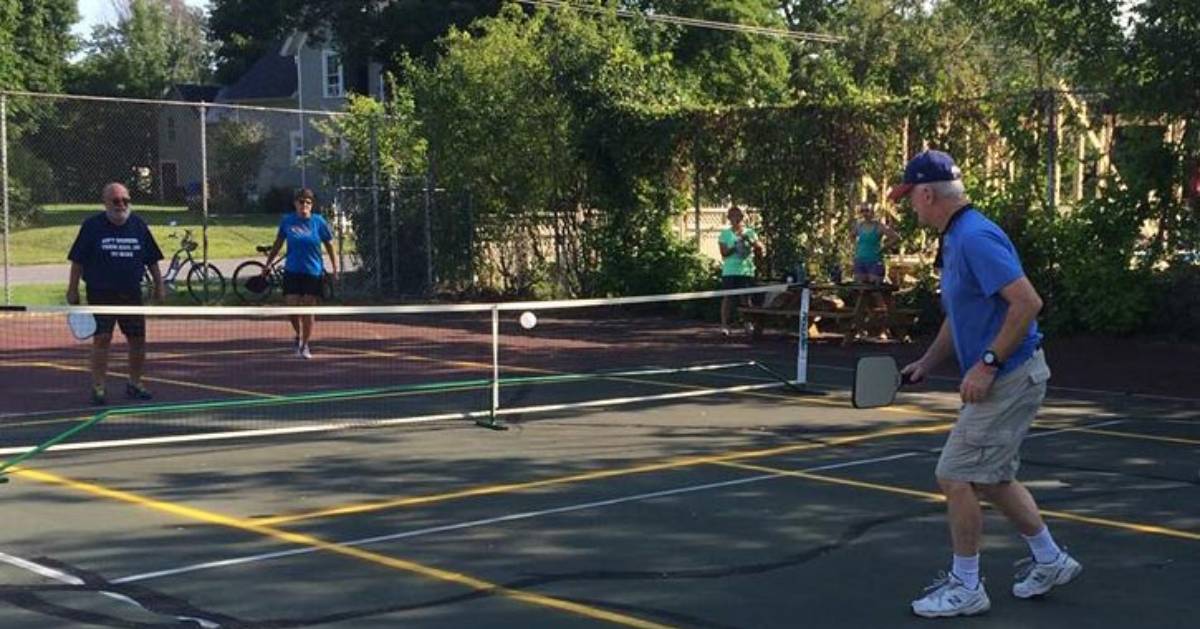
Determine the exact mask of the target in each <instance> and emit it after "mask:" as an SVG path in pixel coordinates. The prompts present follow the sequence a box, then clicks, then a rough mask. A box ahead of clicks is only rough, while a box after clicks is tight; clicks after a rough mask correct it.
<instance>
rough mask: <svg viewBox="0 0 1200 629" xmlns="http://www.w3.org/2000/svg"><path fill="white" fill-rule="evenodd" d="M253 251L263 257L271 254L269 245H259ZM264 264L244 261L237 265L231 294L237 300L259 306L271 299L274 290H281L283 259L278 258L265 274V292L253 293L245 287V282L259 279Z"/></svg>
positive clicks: (264, 266)
mask: <svg viewBox="0 0 1200 629" xmlns="http://www.w3.org/2000/svg"><path fill="white" fill-rule="evenodd" d="M254 249H255V251H257V252H259V253H261V254H262V255H263V256H264V257H265V256H266V255H267V254H269V253H271V245H259V246H257V247H255V248H254ZM266 266H267V265H266V263H264V262H259V261H258V260H246V261H245V262H243V263H241V264H239V265H238V266H237V268H236V269H234V270H233V294H234V295H237V296H238V299H240V300H242V301H243V302H246V303H251V304H261V303H263V302H264V301H266V300H267V299H269V298H270V297H271V293H273V292H275V291H276V290H280V291H282V290H283V257H282V256H280V257H278V258H276V259H275V261H274V262H272V263H271V270H270V272H269V273H267V286H266V289H265V290H262V291H258V292H255V291H253V290H250V288H249V287H248V286H246V282H247V281H248V280H250V279H252V278H255V277H260V276H262V274H263V269H265V268H266Z"/></svg>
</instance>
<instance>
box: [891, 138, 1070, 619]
mask: <svg viewBox="0 0 1200 629" xmlns="http://www.w3.org/2000/svg"><path fill="white" fill-rule="evenodd" d="M889 197H890V198H891V199H892V200H893V201H896V200H899V199H901V198H908V200H909V202H910V203H911V205H912V208H913V211H915V212H916V214H917V219H918V220H919V221H920V222H921V223H922V224H925V225H928V226H930V227H933V228H935V229H937V230H938V232H939V233H940V234H941V235H940V238H939V246H938V259H937V262H936V263H935V266H937V267H938V268H939V269H940V270H941V292H942V307H943V308H944V309H945V311H946V319H945V320H944V321H943V322H942V327H941V329H940V330H939V331H938V335H937V338H935V339H934V341H933V344H932V345H931V346H930V347H929V349H928V350H927V351H926V352H925V355H924V356H922V357H921V359H920V360H918V361H916V362H914V363H912V364H910V365H907V366H906V367H905V368H904V369H903V373H905V374H907V375H908V376H909V377H910V378H911V379H912V380H913V381H914V382H920V381H921V380H922V379H924V378H925V376H926V375H928V374H929V373H930V372H931V371H932V370H933V369H934V368H935V367H936V366H937V365H938V364H939V363H941V362H943V361H944V360H945V359H946V358H948V357H950V356H951V355H952V354H953V355H954V356H955V357H956V358H957V359H958V364H959V371H960V373H961V374H962V384H961V385H960V386H959V393H960V395H961V397H962V401H963V407H962V410H961V411H960V413H959V416H958V421H957V422H955V424H954V428H953V429H951V431H950V435H949V437H947V439H946V445H945V446H944V447H943V448H942V453H941V458H940V459H939V460H938V465H937V480H938V485H939V486H940V487H941V490H942V493H943V494H945V496H946V505H947V516H948V518H949V520H950V537H951V540H952V542H953V547H954V556H953V563H952V566H951V570H950V573H949V575H947V576H946V577H945V578H943V579H939V580H938V581H937V582H935V584H934V586H932V587H930V588H929V589H928V591H927V594H926V595H925V596H923V597H922V598H920V599H918V600H915V601H913V603H912V610H913V612H914V613H916V614H918V615H920V616H925V617H943V616H959V615H970V614H977V613H981V612H984V611H987V609H988V608H989V607H990V606H991V602H990V601H989V599H988V596H987V592H985V591H984V588H983V583H982V582H981V581H980V578H979V549H980V541H981V538H982V536H983V514H982V511H981V509H980V506H979V499H980V497H983V498H985V499H987V500H988V501H989V502H991V503H992V504H993V505H995V506H996V508H997V509H999V510H1000V512H1001V513H1003V514H1004V516H1005V517H1006V518H1008V520H1009V521H1010V522H1012V523H1013V524H1014V525H1015V526H1016V528H1017V530H1018V531H1020V533H1021V535H1022V537H1024V539H1025V541H1026V542H1027V543H1028V544H1029V549H1030V552H1031V554H1032V555H1033V557H1032V559H1031V560H1030V561H1029V562H1028V564H1027V567H1026V568H1025V569H1024V570H1022V571H1021V572H1020V573H1019V574H1018V575H1017V578H1016V581H1015V582H1014V584H1013V588H1012V592H1013V595H1014V596H1016V597H1018V598H1030V597H1033V596H1038V595H1041V594H1045V593H1046V592H1048V591H1050V589H1051V588H1053V587H1054V586H1056V585H1063V584H1065V583H1067V582H1069V581H1071V580H1072V579H1074V578H1075V577H1076V576H1077V575H1078V574H1079V573H1080V572H1081V571H1082V567H1081V566H1080V565H1079V562H1077V561H1076V560H1075V559H1074V558H1072V557H1071V556H1070V555H1068V554H1067V553H1066V552H1065V551H1064V550H1062V549H1061V548H1060V547H1059V546H1058V545H1057V544H1056V543H1055V541H1054V538H1053V537H1052V536H1051V535H1050V531H1049V529H1048V528H1047V527H1046V524H1045V522H1044V521H1043V520H1042V517H1041V514H1040V513H1039V512H1038V507H1037V503H1036V502H1035V501H1034V499H1033V496H1032V495H1031V494H1030V493H1029V490H1027V489H1026V488H1025V486H1024V485H1022V484H1021V483H1020V482H1018V481H1017V479H1016V475H1017V469H1018V467H1019V466H1020V446H1021V441H1022V440H1024V438H1025V434H1026V433H1027V432H1028V430H1029V426H1030V424H1032V423H1033V420H1034V417H1035V416H1036V415H1037V411H1038V408H1039V407H1040V406H1041V403H1042V400H1043V399H1044V398H1045V396H1046V381H1047V380H1049V378H1050V369H1049V368H1048V367H1047V366H1046V360H1045V356H1044V355H1043V352H1042V350H1041V339H1042V336H1041V334H1040V333H1039V332H1038V325H1037V314H1038V312H1039V311H1040V310H1041V309H1042V300H1041V298H1040V297H1039V296H1038V294H1037V291H1036V290H1034V288H1033V285H1032V284H1030V283H1029V280H1028V278H1026V277H1025V273H1024V271H1023V270H1022V268H1021V262H1020V259H1019V258H1018V257H1017V252H1016V249H1015V248H1014V247H1013V244H1012V242H1011V241H1010V240H1009V239H1008V236H1007V235H1005V233H1004V232H1003V231H1002V230H1001V229H1000V228H999V227H998V226H997V225H996V224H995V223H993V222H992V221H990V220H988V219H987V217H985V216H984V215H983V214H981V213H980V212H979V210H977V209H975V207H974V206H973V205H972V204H971V203H970V201H968V200H967V197H966V195H965V193H964V191H963V184H962V175H961V173H960V172H959V169H958V167H957V166H955V165H954V160H953V159H951V157H950V156H949V155H947V154H945V153H942V152H940V151H925V152H923V153H921V154H919V155H917V156H916V157H914V158H913V159H912V160H911V161H909V163H908V165H907V166H906V167H905V169H904V181H903V183H901V184H900V185H898V186H896V187H895V188H894V189H893V190H892V191H891V193H890V194H889Z"/></svg>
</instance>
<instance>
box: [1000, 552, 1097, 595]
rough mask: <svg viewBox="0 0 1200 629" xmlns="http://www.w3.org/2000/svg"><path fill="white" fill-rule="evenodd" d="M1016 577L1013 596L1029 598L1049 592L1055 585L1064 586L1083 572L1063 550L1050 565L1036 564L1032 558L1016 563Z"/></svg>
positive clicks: (1077, 563)
mask: <svg viewBox="0 0 1200 629" xmlns="http://www.w3.org/2000/svg"><path fill="white" fill-rule="evenodd" d="M1016 565H1017V576H1016V577H1015V579H1014V581H1013V589H1012V593H1013V596H1015V597H1017V598H1031V597H1034V596H1041V595H1042V594H1045V593H1046V592H1049V591H1050V590H1051V589H1053V588H1054V586H1056V585H1066V584H1068V583H1070V582H1071V581H1072V580H1073V579H1074V578H1075V577H1077V576H1079V573H1080V572H1083V566H1081V565H1079V562H1078V561H1075V559H1074V558H1073V557H1071V556H1070V555H1068V554H1067V551H1066V550H1065V549H1064V550H1063V551H1062V552H1060V553H1058V558H1057V559H1055V560H1054V561H1051V562H1050V563H1038V562H1036V561H1034V560H1033V557H1026V558H1025V559H1022V560H1020V561H1018V562H1017V564H1016Z"/></svg>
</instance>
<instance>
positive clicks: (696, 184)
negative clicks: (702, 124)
mask: <svg viewBox="0 0 1200 629" xmlns="http://www.w3.org/2000/svg"><path fill="white" fill-rule="evenodd" d="M695 142H696V143H695V144H693V145H692V167H693V168H694V170H695V173H693V175H692V194H693V196H695V206H696V207H695V209H694V212H695V215H696V225H695V232H696V250H697V251H699V250H700V247H701V246H702V245H703V243H702V241H701V238H702V235H701V232H700V139H699V137H697V138H696V140H695ZM681 235H682V234H681Z"/></svg>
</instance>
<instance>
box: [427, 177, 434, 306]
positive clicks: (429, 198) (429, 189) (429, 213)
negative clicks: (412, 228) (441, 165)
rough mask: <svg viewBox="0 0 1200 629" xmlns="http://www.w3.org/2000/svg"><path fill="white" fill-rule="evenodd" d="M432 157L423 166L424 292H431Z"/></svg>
mask: <svg viewBox="0 0 1200 629" xmlns="http://www.w3.org/2000/svg"><path fill="white" fill-rule="evenodd" d="M432 205H433V156H432V155H430V156H429V160H428V162H427V163H426V166H425V292H427V293H428V292H430V291H432V290H433V225H432V224H431V222H432V220H433V212H432V207H431V206H432Z"/></svg>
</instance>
